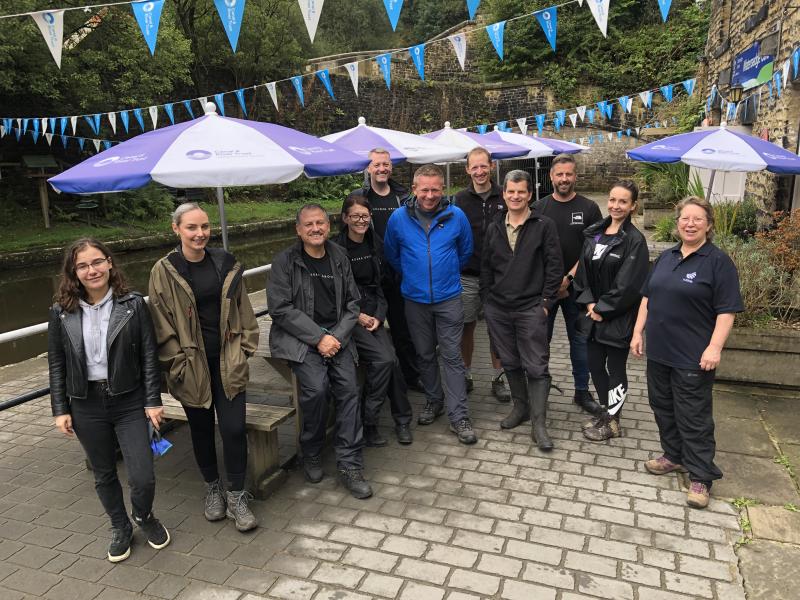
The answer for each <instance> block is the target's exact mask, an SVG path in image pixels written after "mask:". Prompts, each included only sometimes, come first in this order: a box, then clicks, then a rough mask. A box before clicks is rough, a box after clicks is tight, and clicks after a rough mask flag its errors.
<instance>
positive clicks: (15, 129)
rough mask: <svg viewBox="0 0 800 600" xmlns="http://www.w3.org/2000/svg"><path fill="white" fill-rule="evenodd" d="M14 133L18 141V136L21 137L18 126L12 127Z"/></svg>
mask: <svg viewBox="0 0 800 600" xmlns="http://www.w3.org/2000/svg"><path fill="white" fill-rule="evenodd" d="M14 134H15V135H16V136H17V141H19V140H20V138H21V137H22V131H21V130H20V128H19V127H15V128H14Z"/></svg>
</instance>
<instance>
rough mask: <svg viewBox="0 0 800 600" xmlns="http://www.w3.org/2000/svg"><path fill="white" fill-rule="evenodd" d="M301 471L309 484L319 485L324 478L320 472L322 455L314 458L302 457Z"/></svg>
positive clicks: (323, 473)
mask: <svg viewBox="0 0 800 600" xmlns="http://www.w3.org/2000/svg"><path fill="white" fill-rule="evenodd" d="M303 471H304V472H305V474H306V479H307V480H308V481H310V482H311V483H319V482H320V481H322V478H323V477H324V476H325V472H324V471H323V470H322V454H316V455H314V456H304V457H303Z"/></svg>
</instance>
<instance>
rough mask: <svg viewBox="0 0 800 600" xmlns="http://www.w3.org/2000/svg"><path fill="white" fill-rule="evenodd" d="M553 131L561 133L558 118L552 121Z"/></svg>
mask: <svg viewBox="0 0 800 600" xmlns="http://www.w3.org/2000/svg"><path fill="white" fill-rule="evenodd" d="M553 129H555V130H556V131H561V121H559V120H558V116H556V117H555V118H554V119H553Z"/></svg>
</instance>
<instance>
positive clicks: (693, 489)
mask: <svg viewBox="0 0 800 600" xmlns="http://www.w3.org/2000/svg"><path fill="white" fill-rule="evenodd" d="M709 496H710V494H709V491H708V486H707V485H706V484H705V483H703V482H702V481H693V482H692V484H691V485H690V486H689V491H688V493H687V494H686V504H688V505H689V506H691V507H692V508H705V507H706V506H708V500H709Z"/></svg>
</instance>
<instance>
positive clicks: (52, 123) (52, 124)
mask: <svg viewBox="0 0 800 600" xmlns="http://www.w3.org/2000/svg"><path fill="white" fill-rule="evenodd" d="M47 123H48V124H49V125H50V127H49V129H50V133H55V132H56V118H55V117H50V118H49V119H47ZM6 129H8V128H6Z"/></svg>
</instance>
